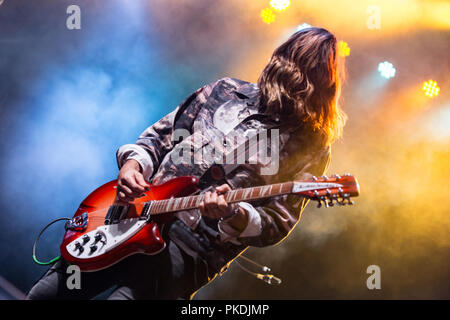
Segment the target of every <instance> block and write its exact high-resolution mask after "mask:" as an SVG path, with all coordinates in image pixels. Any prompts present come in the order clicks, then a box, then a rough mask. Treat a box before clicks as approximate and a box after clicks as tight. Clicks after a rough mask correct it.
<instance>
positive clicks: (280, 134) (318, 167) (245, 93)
mask: <svg viewBox="0 0 450 320" xmlns="http://www.w3.org/2000/svg"><path fill="white" fill-rule="evenodd" d="M255 130H259V131H261V130H277V131H274V132H276V133H277V135H276V140H277V141H275V139H274V138H273V137H272V135H271V134H269V135H268V136H270V137H269V138H268V142H267V149H270V152H269V153H270V154H271V157H269V159H268V158H267V157H265V156H264V155H262V154H261V153H262V152H266V155H267V150H261V148H258V152H257V154H256V156H255V158H254V159H253V160H254V161H253V162H252V161H248V159H247V161H246V163H242V164H240V165H237V166H236V165H235V166H234V167H236V168H235V169H234V170H233V171H231V172H230V173H228V174H227V175H226V177H225V180H224V181H223V182H226V183H228V184H229V185H230V186H231V187H232V188H233V189H235V188H243V187H250V186H258V185H265V184H269V183H277V182H283V181H290V180H294V179H298V180H300V179H302V178H306V177H307V176H308V175H316V176H319V175H322V174H323V173H324V172H325V170H326V168H327V166H328V163H329V159H330V148H329V146H326V145H325V143H324V139H323V137H322V136H321V135H320V134H319V133H317V132H315V131H314V130H313V129H312V128H308V127H307V126H306V124H304V123H299V125H298V126H297V127H295V128H292V127H289V128H286V126H284V123H283V121H282V120H280V118H279V117H277V116H276V115H269V114H266V113H264V111H263V108H262V107H261V105H260V91H259V88H258V87H257V85H256V84H252V83H248V82H245V81H242V80H238V79H232V78H223V79H219V80H218V81H216V82H214V83H211V84H208V85H206V86H204V87H202V88H200V89H198V90H197V91H195V92H194V93H193V94H191V95H190V96H189V97H188V98H187V99H186V100H185V101H184V102H182V103H181V104H180V105H179V106H178V107H177V108H176V109H175V110H174V111H173V112H171V113H170V114H168V115H167V116H165V117H164V118H162V119H161V120H159V121H158V122H156V123H155V124H153V125H152V126H150V127H149V128H147V129H146V130H145V131H144V132H143V133H142V134H141V136H140V137H139V138H138V140H137V141H136V143H135V144H128V145H124V146H122V147H120V148H119V150H118V151H117V161H118V165H119V167H121V166H122V165H123V164H124V163H125V162H126V161H127V160H129V159H135V160H136V161H138V162H139V163H140V165H141V167H142V169H143V174H144V178H145V179H147V180H148V181H150V182H151V183H152V184H161V183H164V182H165V181H167V180H169V179H171V178H174V177H177V176H184V175H194V176H198V177H200V176H202V175H203V173H204V172H205V171H206V170H207V169H208V168H209V167H210V166H211V164H212V163H214V162H216V163H217V160H218V159H219V158H217V157H216V158H215V157H214V155H217V154H219V155H220V154H221V152H222V153H223V154H226V153H227V152H228V151H230V150H234V149H236V148H237V146H239V145H240V143H241V142H242V139H245V137H247V138H248V137H249V136H251V134H249V133H250V132H254V131H255ZM230 135H231V136H232V138H233V139H231V140H230V139H228V138H229V136H230ZM274 136H275V135H274ZM239 138H241V140H239ZM226 142H231V143H228V144H227V143H226ZM274 156H275V157H274ZM250 159H252V158H250ZM224 162H225V165H224V166H226V164H227V162H226V161H224ZM306 203H307V201H306V199H303V198H301V197H298V196H292V195H291V196H279V197H275V198H272V199H268V200H265V201H259V202H252V203H251V204H250V203H240V205H241V207H243V208H244V209H245V210H247V212H248V213H249V221H248V225H247V228H246V229H245V230H244V231H243V232H242V233H237V232H236V231H235V230H234V229H232V228H231V227H230V226H229V225H227V224H226V221H225V222H224V221H219V220H216V221H214V220H213V219H209V218H207V217H201V215H200V214H199V212H198V210H190V211H185V212H178V213H177V217H178V220H179V221H178V222H177V224H178V227H177V228H178V229H177V230H178V231H174V232H173V233H176V235H175V236H173V237H174V238H178V240H179V239H180V238H182V239H183V240H182V241H178V242H177V243H180V245H181V246H182V247H183V248H184V249H186V251H188V252H194V253H195V252H196V253H197V254H198V253H199V251H200V253H199V254H200V256H201V257H202V258H203V259H205V260H206V261H208V264H209V265H212V266H213V268H214V269H220V268H221V267H222V266H223V265H226V264H227V263H228V262H229V261H230V260H231V259H233V258H234V257H235V256H236V255H238V254H239V252H242V250H244V249H245V248H246V247H247V246H259V247H262V246H268V245H272V244H275V243H277V242H279V241H281V240H282V239H283V238H285V237H286V236H287V235H288V234H289V232H291V230H292V229H293V228H294V226H295V225H296V223H297V222H298V221H299V218H300V215H301V212H302V210H303V209H304V207H305V205H306ZM180 221H182V222H183V223H180ZM205 230H207V232H206V233H207V234H208V236H207V237H206V236H205V238H208V239H207V245H205V243H204V241H203V243H201V244H200V243H199V241H197V240H198V239H199V237H198V236H197V235H195V233H198V234H205ZM181 234H183V235H181ZM190 234H193V236H192V237H191V238H192V239H187V238H189V237H190ZM211 234H212V235H213V237H212V238H213V239H215V240H210V239H211ZM200 238H201V237H200ZM196 239H197V240H196ZM205 247H206V249H205Z"/></svg>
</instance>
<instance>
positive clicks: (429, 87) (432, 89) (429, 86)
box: [423, 80, 441, 98]
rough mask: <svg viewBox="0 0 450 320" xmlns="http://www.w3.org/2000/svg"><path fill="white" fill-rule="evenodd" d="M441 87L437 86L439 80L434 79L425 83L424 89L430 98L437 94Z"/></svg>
mask: <svg viewBox="0 0 450 320" xmlns="http://www.w3.org/2000/svg"><path fill="white" fill-rule="evenodd" d="M440 89H441V88H439V87H438V86H437V82H436V81H433V80H428V81H426V82H424V84H423V91H425V95H426V96H428V97H430V98H433V97H434V96H437V95H438V94H439V90H440Z"/></svg>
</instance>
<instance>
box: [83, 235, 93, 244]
mask: <svg viewBox="0 0 450 320" xmlns="http://www.w3.org/2000/svg"><path fill="white" fill-rule="evenodd" d="M89 240H91V237H89V236H88V235H87V234H85V235H84V236H83V244H86V243H88V242H89Z"/></svg>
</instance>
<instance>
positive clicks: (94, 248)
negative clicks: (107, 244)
mask: <svg viewBox="0 0 450 320" xmlns="http://www.w3.org/2000/svg"><path fill="white" fill-rule="evenodd" d="M89 248H90V249H91V253H93V252H95V251H96V250H97V246H96V245H95V244H93V245H91V246H90V247H89Z"/></svg>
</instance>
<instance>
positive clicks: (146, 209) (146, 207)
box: [139, 202, 151, 220]
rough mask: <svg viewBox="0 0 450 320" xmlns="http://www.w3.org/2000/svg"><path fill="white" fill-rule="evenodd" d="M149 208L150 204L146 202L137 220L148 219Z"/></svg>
mask: <svg viewBox="0 0 450 320" xmlns="http://www.w3.org/2000/svg"><path fill="white" fill-rule="evenodd" d="M150 206H151V202H146V203H145V204H144V208H142V212H141V215H140V216H139V220H148V217H149V215H150Z"/></svg>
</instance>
